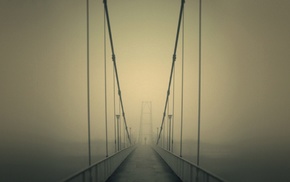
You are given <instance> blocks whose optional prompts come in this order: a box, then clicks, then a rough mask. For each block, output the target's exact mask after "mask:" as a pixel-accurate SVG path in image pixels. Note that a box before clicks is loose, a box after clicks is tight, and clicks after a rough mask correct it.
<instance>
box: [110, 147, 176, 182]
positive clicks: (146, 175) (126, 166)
mask: <svg viewBox="0 0 290 182" xmlns="http://www.w3.org/2000/svg"><path fill="white" fill-rule="evenodd" d="M179 181H181V180H180V179H179V178H178V177H177V176H176V175H175V174H174V172H173V171H172V170H171V169H170V168H169V167H168V165H167V164H166V163H165V162H164V161H163V159H162V158H161V157H160V156H159V155H158V154H157V153H156V152H155V151H154V150H153V149H152V148H151V146H150V145H140V146H137V148H136V149H135V151H133V153H132V154H130V156H128V158H127V159H126V160H125V161H124V162H123V163H122V164H121V165H120V166H119V168H118V169H117V170H116V171H115V172H114V173H113V174H112V176H110V178H109V179H108V180H107V182H179Z"/></svg>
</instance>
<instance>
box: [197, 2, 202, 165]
mask: <svg viewBox="0 0 290 182" xmlns="http://www.w3.org/2000/svg"><path fill="white" fill-rule="evenodd" d="M201 1H202V0H199V53H198V54H199V67H198V73H199V75H198V120H197V121H198V127H197V128H198V131H197V165H199V163H200V161H199V159H200V114H201V112H200V111H201V107H200V105H201V10H202V4H201Z"/></svg>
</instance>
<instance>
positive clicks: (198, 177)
mask: <svg viewBox="0 0 290 182" xmlns="http://www.w3.org/2000/svg"><path fill="white" fill-rule="evenodd" d="M180 2H181V3H180V10H179V16H178V22H177V30H176V38H175V42H174V51H173V56H172V64H171V69H170V70H169V81H168V87H167V91H166V95H165V104H164V111H163V113H162V120H161V122H160V127H158V128H157V131H156V134H155V132H153V127H152V103H151V102H142V105H141V113H140V114H141V117H140V129H139V138H138V142H137V144H136V143H135V142H136V141H135V139H134V142H133V139H132V133H131V127H128V125H127V119H126V114H125V108H124V104H123V103H124V102H123V98H122V92H121V84H120V81H119V74H118V67H117V55H116V54H115V49H114V42H113V31H112V29H111V23H110V18H109V7H108V4H107V0H104V1H103V4H104V14H105V15H104V28H105V30H104V34H105V35H104V36H106V32H108V36H109V42H110V48H111V54H112V62H113V72H114V86H115V85H116V87H117V94H118V100H119V111H118V112H119V113H118V114H115V122H114V146H115V153H114V154H113V155H109V152H108V124H107V118H106V125H105V128H106V131H105V135H106V136H105V138H106V158H105V159H103V160H101V161H99V162H97V163H92V159H91V156H92V153H91V128H90V125H91V123H90V74H89V1H88V0H87V43H88V44H87V47H88V48H87V50H88V52H87V55H88V57H87V66H88V67H87V72H88V74H87V91H88V93H87V96H88V97H87V103H88V152H89V153H88V158H89V159H88V161H89V166H88V167H87V168H86V169H82V170H81V171H79V172H77V173H75V174H72V175H71V176H69V177H67V178H66V179H63V180H62V181H64V182H77V181H81V182H93V181H108V182H123V181H124V182H125V181H132V182H133V181H164V182H170V181H187V182H193V181H195V182H222V181H225V180H224V179H222V178H221V177H218V176H216V175H215V174H213V173H211V172H209V171H207V170H206V169H203V168H202V167H200V113H201V112H200V105H201V99H200V98H201V97H200V95H201V6H202V3H201V0H200V1H199V34H200V35H199V82H198V89H199V90H198V132H197V138H198V140H197V146H196V149H197V156H196V161H197V162H196V163H192V162H189V161H188V160H186V159H184V158H183V156H182V149H183V146H182V144H183V132H182V129H183V118H182V116H183V77H184V75H183V69H184V55H183V52H184V6H185V0H181V1H180ZM106 27H107V29H106ZM180 34H182V35H181V36H180ZM180 37H182V56H181V57H182V58H181V59H182V75H181V77H182V84H181V88H182V94H181V120H180V122H181V131H180V142H179V145H180V146H179V149H180V151H175V152H174V151H173V150H174V147H173V145H174V140H173V135H174V111H173V112H172V111H171V110H170V109H169V100H170V96H171V94H172V93H171V92H174V81H175V79H174V76H175V62H176V59H177V48H178V43H179V38H180ZM104 47H106V42H105V41H104ZM104 51H105V55H106V49H105V48H104ZM104 60H105V62H106V57H105V58H104ZM106 69H107V68H106V63H105V89H107V87H106V83H107V81H106V80H107V79H106ZM114 90H115V88H114ZM173 95H174V93H173ZM114 100H115V99H114ZM114 102H115V101H114ZM115 105H116V103H114V108H115V107H116V106H115ZM107 107H108V106H107V92H105V112H106V117H107ZM172 107H173V108H174V103H173V105H172ZM145 118H146V119H145ZM122 126H123V127H122ZM122 133H123V134H124V135H123V137H122Z"/></svg>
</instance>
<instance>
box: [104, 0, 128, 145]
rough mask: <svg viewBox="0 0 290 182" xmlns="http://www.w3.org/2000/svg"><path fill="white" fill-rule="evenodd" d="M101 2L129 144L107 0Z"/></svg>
mask: <svg viewBox="0 0 290 182" xmlns="http://www.w3.org/2000/svg"><path fill="white" fill-rule="evenodd" d="M103 3H104V8H105V12H106V17H107V26H108V31H109V37H110V43H111V51H112V61H113V65H114V69H115V75H116V82H117V87H118V94H119V99H120V104H121V109H122V115H123V119H124V124H125V129H126V132H127V137H128V139H129V142H130V144H131V138H130V135H129V131H128V127H127V122H126V116H125V111H124V105H123V100H122V95H121V88H120V82H119V77H118V69H117V64H116V56H115V51H114V44H113V38H112V31H111V25H110V18H109V12H108V5H107V0H104V2H103Z"/></svg>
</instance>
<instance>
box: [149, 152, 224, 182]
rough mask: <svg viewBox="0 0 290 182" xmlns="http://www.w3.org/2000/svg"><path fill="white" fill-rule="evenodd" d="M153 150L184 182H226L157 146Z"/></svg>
mask: <svg viewBox="0 0 290 182" xmlns="http://www.w3.org/2000/svg"><path fill="white" fill-rule="evenodd" d="M153 149H154V150H155V151H156V152H157V153H158V154H159V155H160V157H161V158H162V159H163V160H164V161H165V162H166V163H167V165H168V166H169V167H170V168H171V169H172V171H173V172H174V173H175V174H176V175H177V176H178V177H179V178H180V179H181V180H182V181H184V182H226V181H225V180H224V179H222V178H220V177H218V176H216V175H214V174H212V173H210V172H208V171H206V170H205V169H202V168H201V167H199V166H197V165H195V164H193V163H191V162H189V161H187V160H185V159H183V158H181V157H179V156H177V155H175V154H173V153H171V152H169V151H168V150H165V149H163V148H161V147H159V146H153Z"/></svg>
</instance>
